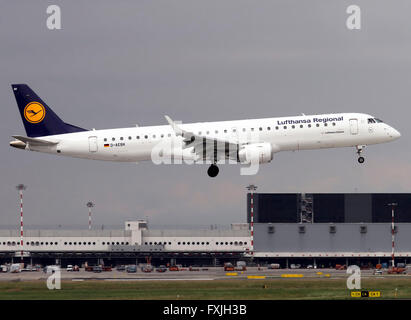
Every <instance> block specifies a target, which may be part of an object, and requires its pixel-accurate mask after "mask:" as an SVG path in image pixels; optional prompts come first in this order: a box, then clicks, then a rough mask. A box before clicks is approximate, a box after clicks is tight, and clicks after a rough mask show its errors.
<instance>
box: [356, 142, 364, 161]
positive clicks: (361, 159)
mask: <svg viewBox="0 0 411 320" xmlns="http://www.w3.org/2000/svg"><path fill="white" fill-rule="evenodd" d="M364 147H365V146H356V149H357V154H358V162H359V163H364V161H365V159H364V157H362V156H361V153H362V151H363V149H364Z"/></svg>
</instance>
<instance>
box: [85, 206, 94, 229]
mask: <svg viewBox="0 0 411 320" xmlns="http://www.w3.org/2000/svg"><path fill="white" fill-rule="evenodd" d="M86 205H87V207H88V229H89V230H91V208H93V207H94V203H93V202H91V201H89V202H87V204H86Z"/></svg>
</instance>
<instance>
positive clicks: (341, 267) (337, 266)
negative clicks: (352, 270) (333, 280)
mask: <svg viewBox="0 0 411 320" xmlns="http://www.w3.org/2000/svg"><path fill="white" fill-rule="evenodd" d="M345 269H347V266H346V265H345V264H343V265H341V264H336V265H335V270H345Z"/></svg>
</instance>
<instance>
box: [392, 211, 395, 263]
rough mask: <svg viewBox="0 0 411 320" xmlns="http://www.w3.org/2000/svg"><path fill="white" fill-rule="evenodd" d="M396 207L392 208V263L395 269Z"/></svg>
mask: <svg viewBox="0 0 411 320" xmlns="http://www.w3.org/2000/svg"><path fill="white" fill-rule="evenodd" d="M394 229H395V228H394V206H391V261H392V264H391V265H392V267H393V268H394V267H395V263H394V251H395V233H394Z"/></svg>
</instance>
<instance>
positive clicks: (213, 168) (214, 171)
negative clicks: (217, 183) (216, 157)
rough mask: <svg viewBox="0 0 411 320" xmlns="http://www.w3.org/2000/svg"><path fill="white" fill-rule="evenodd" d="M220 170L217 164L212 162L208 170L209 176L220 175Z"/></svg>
mask: <svg viewBox="0 0 411 320" xmlns="http://www.w3.org/2000/svg"><path fill="white" fill-rule="evenodd" d="M219 171H220V169H218V167H217V166H216V165H215V164H212V165H211V166H210V167H209V168H208V170H207V174H208V176H209V177H211V178H214V177H216V176H217V175H218V172H219Z"/></svg>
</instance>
